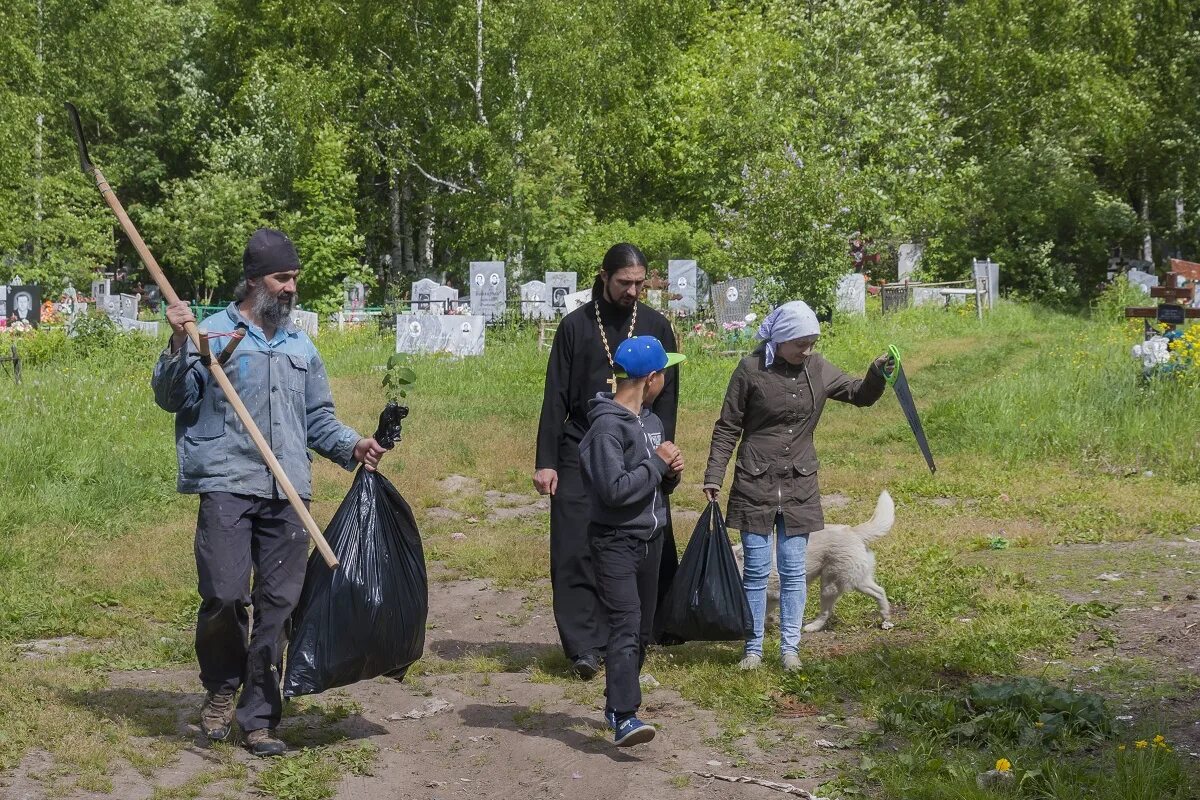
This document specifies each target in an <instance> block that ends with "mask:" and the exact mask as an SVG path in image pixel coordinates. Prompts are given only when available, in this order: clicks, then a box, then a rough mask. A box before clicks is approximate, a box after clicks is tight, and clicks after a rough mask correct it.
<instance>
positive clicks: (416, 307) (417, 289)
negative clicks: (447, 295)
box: [412, 278, 445, 314]
mask: <svg viewBox="0 0 1200 800" xmlns="http://www.w3.org/2000/svg"><path fill="white" fill-rule="evenodd" d="M440 285H441V284H439V283H438V282H437V281H434V280H430V279H429V278H422V279H421V280H419V281H417V282H416V283H414V284H413V285H412V312H413V313H414V314H440V313H442V312H443V311H444V310H445V309H442V308H439V307H438V306H437V305H436V304H435V303H434V302H433V293H434V291H436V290H437V288H438V286H440Z"/></svg>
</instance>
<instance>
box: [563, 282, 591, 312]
mask: <svg viewBox="0 0 1200 800" xmlns="http://www.w3.org/2000/svg"><path fill="white" fill-rule="evenodd" d="M591 299H592V290H591V287H589V288H587V289H581V290H579V291H578V292H572V293H571V294H569V295H567V296H566V297H565V298H563V313H564V314H570V313H571V312H572V311H574V310H575V309H577V308H580V307H582V306H584V305H586V304H587V303H589V302H591Z"/></svg>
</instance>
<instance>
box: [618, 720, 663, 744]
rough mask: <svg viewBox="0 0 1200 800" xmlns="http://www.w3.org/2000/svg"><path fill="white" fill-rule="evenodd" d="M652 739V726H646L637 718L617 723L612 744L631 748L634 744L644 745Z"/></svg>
mask: <svg viewBox="0 0 1200 800" xmlns="http://www.w3.org/2000/svg"><path fill="white" fill-rule="evenodd" d="M653 738H654V726H653V725H647V724H646V723H644V722H642V721H641V720H640V719H638V718H637V717H630V718H629V719H626V720H623V721H622V722H618V723H617V726H616V733H614V734H613V742H615V743H616V745H617V747H632V746H633V745H635V744H644V743H646V742H648V741H650V740H651V739H653Z"/></svg>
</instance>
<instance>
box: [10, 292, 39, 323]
mask: <svg viewBox="0 0 1200 800" xmlns="http://www.w3.org/2000/svg"><path fill="white" fill-rule="evenodd" d="M14 323H17V324H19V325H21V326H25V325H28V326H29V327H31V328H36V327H38V326H40V325H41V324H42V289H41V287H40V286H9V287H8V324H9V325H12V324H14Z"/></svg>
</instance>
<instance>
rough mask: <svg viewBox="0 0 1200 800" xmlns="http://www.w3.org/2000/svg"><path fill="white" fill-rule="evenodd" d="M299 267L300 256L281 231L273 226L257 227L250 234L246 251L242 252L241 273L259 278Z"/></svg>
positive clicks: (248, 276)
mask: <svg viewBox="0 0 1200 800" xmlns="http://www.w3.org/2000/svg"><path fill="white" fill-rule="evenodd" d="M294 269H295V270H298V269H300V256H298V255H296V248H295V246H294V245H293V244H292V240H291V239H289V238H288V237H287V235H286V234H285V233H284V232H283V231H277V230H275V229H274V228H259V229H258V230H256V231H255V232H254V233H252V234H250V241H249V242H247V243H246V252H244V253H242V274H243V275H244V276H245V277H247V278H261V277H262V276H263V275H270V274H272V273H275V272H290V271H291V270H294Z"/></svg>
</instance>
